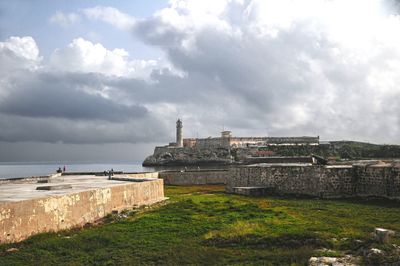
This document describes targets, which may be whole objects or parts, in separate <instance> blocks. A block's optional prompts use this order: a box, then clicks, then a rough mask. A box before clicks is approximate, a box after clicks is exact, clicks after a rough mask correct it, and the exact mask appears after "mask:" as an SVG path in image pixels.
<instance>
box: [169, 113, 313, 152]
mask: <svg viewBox="0 0 400 266" xmlns="http://www.w3.org/2000/svg"><path fill="white" fill-rule="evenodd" d="M182 128H183V123H182V120H181V119H178V120H177V121H176V142H171V143H169V145H168V146H164V147H167V148H199V149H208V148H238V147H252V146H253V147H255V146H268V145H319V136H318V137H309V136H304V137H233V136H232V132H231V131H227V130H224V131H222V132H221V137H208V138H185V139H184V138H183V132H182Z"/></svg>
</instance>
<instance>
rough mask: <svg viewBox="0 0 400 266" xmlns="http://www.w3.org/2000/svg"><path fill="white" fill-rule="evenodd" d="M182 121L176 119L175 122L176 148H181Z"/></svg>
mask: <svg viewBox="0 0 400 266" xmlns="http://www.w3.org/2000/svg"><path fill="white" fill-rule="evenodd" d="M182 127H183V126H182V120H180V119H178V121H176V147H178V148H180V147H183V137H182Z"/></svg>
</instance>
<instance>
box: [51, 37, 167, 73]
mask: <svg viewBox="0 0 400 266" xmlns="http://www.w3.org/2000/svg"><path fill="white" fill-rule="evenodd" d="M50 67H51V69H55V70H59V71H67V72H84V73H101V74H103V75H107V76H119V77H122V76H124V77H130V78H139V79H148V78H149V76H150V74H151V72H152V71H153V69H154V68H156V67H157V68H158V67H160V62H158V61H157V60H140V59H136V60H132V59H130V58H129V53H128V52H127V51H126V50H124V49H121V48H116V49H113V50H108V49H106V48H105V47H104V46H103V45H102V44H100V43H92V42H90V41H87V40H85V39H83V38H77V39H74V40H73V41H72V42H71V43H70V44H69V45H68V46H67V47H64V48H60V49H56V50H55V51H54V52H53V53H52V55H51V57H50Z"/></svg>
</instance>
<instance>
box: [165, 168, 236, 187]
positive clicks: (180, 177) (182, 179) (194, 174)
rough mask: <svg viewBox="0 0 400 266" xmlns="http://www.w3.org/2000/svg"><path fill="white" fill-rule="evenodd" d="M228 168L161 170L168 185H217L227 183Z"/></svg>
mask: <svg viewBox="0 0 400 266" xmlns="http://www.w3.org/2000/svg"><path fill="white" fill-rule="evenodd" d="M228 174H229V172H228V170H219V169H216V170H193V171H191V170H189V171H164V172H159V178H162V179H164V183H165V184H166V185H217V184H226V180H227V177H228Z"/></svg>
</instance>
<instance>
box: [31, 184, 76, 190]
mask: <svg viewBox="0 0 400 266" xmlns="http://www.w3.org/2000/svg"><path fill="white" fill-rule="evenodd" d="M64 189H72V185H71V184H62V185H55V186H40V187H37V188H36V190H64Z"/></svg>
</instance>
